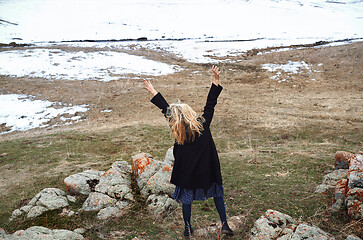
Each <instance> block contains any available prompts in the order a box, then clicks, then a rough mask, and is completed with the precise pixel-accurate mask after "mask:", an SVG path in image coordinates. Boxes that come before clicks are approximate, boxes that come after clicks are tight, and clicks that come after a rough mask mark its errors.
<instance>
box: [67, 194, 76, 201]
mask: <svg viewBox="0 0 363 240" xmlns="http://www.w3.org/2000/svg"><path fill="white" fill-rule="evenodd" d="M67 199H68V201H69V202H72V203H75V202H76V201H77V198H76V197H75V196H72V195H67Z"/></svg>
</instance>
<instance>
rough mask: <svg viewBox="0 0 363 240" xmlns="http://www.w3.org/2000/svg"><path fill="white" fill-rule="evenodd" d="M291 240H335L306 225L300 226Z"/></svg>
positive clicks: (318, 229) (321, 231)
mask: <svg viewBox="0 0 363 240" xmlns="http://www.w3.org/2000/svg"><path fill="white" fill-rule="evenodd" d="M290 239H291V240H302V239H310V240H328V239H331V240H333V239H335V238H334V237H332V236H330V235H329V234H328V233H326V232H324V231H323V230H321V229H320V228H318V227H315V226H313V227H312V226H309V225H306V224H300V225H298V226H297V228H296V231H295V232H294V234H293V235H292V236H291V238H290Z"/></svg>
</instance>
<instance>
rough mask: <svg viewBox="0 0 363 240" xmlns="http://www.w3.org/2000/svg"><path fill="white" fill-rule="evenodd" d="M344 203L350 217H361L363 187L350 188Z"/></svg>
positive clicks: (362, 215)
mask: <svg viewBox="0 0 363 240" xmlns="http://www.w3.org/2000/svg"><path fill="white" fill-rule="evenodd" d="M345 204H346V206H347V209H348V215H349V216H350V217H351V218H353V219H356V220H358V219H361V218H363V188H352V189H350V190H349V191H348V193H347V199H346V201H345Z"/></svg>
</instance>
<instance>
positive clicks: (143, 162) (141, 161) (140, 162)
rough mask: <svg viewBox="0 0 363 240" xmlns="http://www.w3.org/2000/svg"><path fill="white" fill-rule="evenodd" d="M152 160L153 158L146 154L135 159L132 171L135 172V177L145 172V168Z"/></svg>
mask: <svg viewBox="0 0 363 240" xmlns="http://www.w3.org/2000/svg"><path fill="white" fill-rule="evenodd" d="M150 162H152V159H151V158H148V157H147V156H146V155H144V156H142V157H140V158H138V159H135V160H134V161H132V172H133V173H134V175H135V177H136V178H138V177H139V173H143V172H144V171H145V168H146V167H147V166H148V165H149V164H150Z"/></svg>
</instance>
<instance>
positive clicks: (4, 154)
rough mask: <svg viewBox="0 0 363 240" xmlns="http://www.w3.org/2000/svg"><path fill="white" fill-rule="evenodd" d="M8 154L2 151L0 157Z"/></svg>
mask: <svg viewBox="0 0 363 240" xmlns="http://www.w3.org/2000/svg"><path fill="white" fill-rule="evenodd" d="M7 155H8V154H7V153H2V154H0V157H6V156H7Z"/></svg>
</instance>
